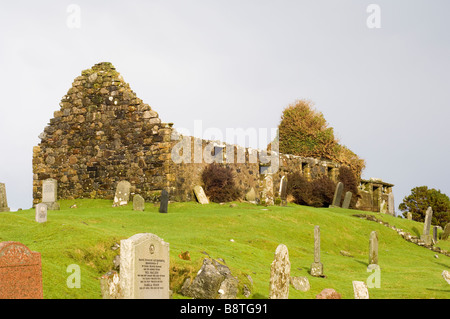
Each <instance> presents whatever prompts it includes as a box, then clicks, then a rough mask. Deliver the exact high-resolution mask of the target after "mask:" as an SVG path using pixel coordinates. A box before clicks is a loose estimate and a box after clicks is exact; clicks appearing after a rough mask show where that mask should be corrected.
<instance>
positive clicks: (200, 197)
mask: <svg viewBox="0 0 450 319" xmlns="http://www.w3.org/2000/svg"><path fill="white" fill-rule="evenodd" d="M194 194H195V198H197V201H198V202H199V203H200V204H209V199H208V197H206V194H205V191H204V190H203V187H201V186H200V185H196V186H194Z"/></svg>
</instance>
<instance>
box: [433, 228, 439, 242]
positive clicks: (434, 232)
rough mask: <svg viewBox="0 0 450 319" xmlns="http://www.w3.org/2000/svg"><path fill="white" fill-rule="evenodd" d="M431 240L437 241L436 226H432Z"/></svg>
mask: <svg viewBox="0 0 450 319" xmlns="http://www.w3.org/2000/svg"><path fill="white" fill-rule="evenodd" d="M433 241H434V242H435V243H437V241H438V227H437V226H433Z"/></svg>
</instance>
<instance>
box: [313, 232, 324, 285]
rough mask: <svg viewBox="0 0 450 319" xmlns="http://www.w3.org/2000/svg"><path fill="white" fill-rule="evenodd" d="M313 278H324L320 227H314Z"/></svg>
mask: <svg viewBox="0 0 450 319" xmlns="http://www.w3.org/2000/svg"><path fill="white" fill-rule="evenodd" d="M310 273H311V276H314V277H322V276H323V264H322V263H321V262H320V227H319V226H315V227H314V262H313V263H312V264H311V271H310Z"/></svg>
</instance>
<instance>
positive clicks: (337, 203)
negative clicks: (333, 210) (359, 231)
mask: <svg viewBox="0 0 450 319" xmlns="http://www.w3.org/2000/svg"><path fill="white" fill-rule="evenodd" d="M343 190H344V184H342V182H339V183H337V185H336V190H335V191H334V196H333V203H332V204H331V205H330V206H331V207H341V199H342V192H343Z"/></svg>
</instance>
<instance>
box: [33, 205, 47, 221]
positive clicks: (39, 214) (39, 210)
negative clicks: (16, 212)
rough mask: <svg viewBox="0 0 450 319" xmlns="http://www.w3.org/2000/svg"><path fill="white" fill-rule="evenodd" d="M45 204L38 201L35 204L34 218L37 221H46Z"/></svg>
mask: <svg viewBox="0 0 450 319" xmlns="http://www.w3.org/2000/svg"><path fill="white" fill-rule="evenodd" d="M47 209H48V207H47V204H44V203H39V204H37V205H36V215H35V220H36V221H37V222H38V223H45V222H46V221H47Z"/></svg>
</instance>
